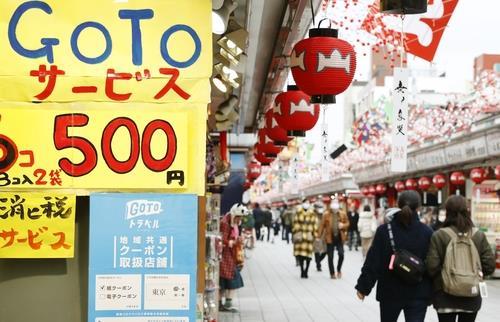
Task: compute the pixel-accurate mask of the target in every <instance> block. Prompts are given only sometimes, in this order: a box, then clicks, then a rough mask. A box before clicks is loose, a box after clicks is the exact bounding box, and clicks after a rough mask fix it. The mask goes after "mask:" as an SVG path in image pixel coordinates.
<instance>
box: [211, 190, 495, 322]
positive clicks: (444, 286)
mask: <svg viewBox="0 0 500 322" xmlns="http://www.w3.org/2000/svg"><path fill="white" fill-rule="evenodd" d="M420 207H421V199H420V195H419V193H418V192H416V191H405V192H402V193H400V195H399V198H398V207H397V208H389V209H385V210H384V211H380V212H379V213H377V212H376V211H372V209H371V207H370V206H369V205H364V206H363V207H362V211H361V212H359V213H358V210H357V209H356V208H355V207H350V209H349V211H348V212H346V211H345V210H343V209H342V206H341V205H340V203H339V201H338V200H337V199H332V198H330V197H324V198H322V199H321V201H319V202H316V203H315V204H311V203H310V202H309V200H307V199H305V198H304V199H303V201H302V203H301V204H300V205H298V206H287V205H285V206H283V207H282V208H281V209H267V208H266V207H262V208H261V207H260V205H259V204H254V205H253V210H252V211H251V215H248V214H249V213H250V212H249V211H248V210H247V209H246V208H245V207H243V206H241V205H237V206H234V207H233V208H232V209H231V211H230V213H228V214H227V215H226V216H224V217H223V218H222V220H221V233H222V235H223V245H224V251H223V256H222V257H223V258H222V263H221V272H220V274H221V283H220V287H221V294H222V295H223V296H224V298H225V303H224V304H222V302H221V303H220V305H221V310H222V311H233V312H234V311H236V310H235V309H234V308H233V307H232V291H233V290H234V289H237V288H240V287H242V286H243V280H242V278H241V274H240V270H241V265H239V264H238V262H237V260H235V258H237V256H235V252H236V251H237V250H238V247H237V245H239V244H240V241H241V237H239V233H238V225H240V223H241V227H242V230H243V232H248V235H252V234H255V235H256V237H257V238H256V239H257V240H259V241H262V242H264V241H270V240H271V242H274V239H275V238H276V236H279V234H280V232H281V239H282V240H283V241H286V243H287V244H288V243H290V241H291V242H292V243H293V256H294V257H295V262H296V265H297V266H298V267H299V268H300V278H302V279H307V278H309V269H310V265H311V261H312V259H313V258H314V260H315V264H316V269H317V270H318V271H321V270H322V269H321V263H322V261H323V260H324V258H327V262H328V269H329V275H330V278H332V279H339V278H341V277H342V264H343V261H344V244H347V246H348V248H349V250H350V251H352V250H353V249H354V251H357V250H358V247H359V246H361V252H362V254H363V258H364V259H365V260H364V264H363V267H362V269H361V274H360V276H359V278H358V281H357V284H356V285H355V289H356V292H357V296H358V298H359V299H361V300H363V299H364V298H365V297H366V296H368V295H369V294H370V293H371V291H372V289H373V288H374V287H375V285H376V287H377V290H376V299H377V301H378V302H379V306H380V321H382V322H396V321H397V320H398V317H399V315H400V314H401V312H403V314H404V316H405V321H407V322H423V321H425V317H426V314H427V309H428V306H429V305H433V306H434V308H435V310H436V312H437V315H438V319H439V321H440V322H451V321H453V322H470V321H475V319H476V316H477V314H478V311H479V310H480V308H481V302H482V299H481V292H482V290H483V288H484V287H486V286H485V285H484V283H483V280H484V278H485V277H486V276H488V275H491V274H492V273H493V272H494V270H495V258H494V255H493V252H492V250H491V247H490V245H489V243H488V241H487V239H486V236H485V235H484V233H483V232H481V231H479V230H478V229H476V228H475V227H474V225H473V222H472V219H471V215H470V211H469V210H468V207H467V204H466V200H465V198H464V197H461V196H451V197H449V198H448V200H447V201H446V203H445V207H444V209H443V210H441V211H439V212H438V216H436V220H434V221H432V222H430V221H429V222H428V223H425V222H424V221H423V220H421V218H420V217H419V211H420ZM242 219H243V220H242ZM261 228H263V229H262V232H261ZM271 230H272V233H273V236H272V237H271ZM265 233H267V236H266V237H267V238H265V237H264V235H265ZM254 242H255V238H254ZM335 251H337V254H338V255H337V263H336V265H335V262H334V258H335V255H334V253H335ZM454 254H455V256H453V255H454ZM456 254H459V255H458V256H457V255H456ZM405 265H406V266H405ZM405 270H407V271H406V272H405Z"/></svg>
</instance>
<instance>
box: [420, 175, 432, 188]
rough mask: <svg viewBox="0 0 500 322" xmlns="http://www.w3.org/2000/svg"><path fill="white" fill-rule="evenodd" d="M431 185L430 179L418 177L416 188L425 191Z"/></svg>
mask: <svg viewBox="0 0 500 322" xmlns="http://www.w3.org/2000/svg"><path fill="white" fill-rule="evenodd" d="M430 187H431V179H429V178H427V177H422V178H420V179H418V188H419V189H420V190H422V191H426V190H428V189H429V188H430Z"/></svg>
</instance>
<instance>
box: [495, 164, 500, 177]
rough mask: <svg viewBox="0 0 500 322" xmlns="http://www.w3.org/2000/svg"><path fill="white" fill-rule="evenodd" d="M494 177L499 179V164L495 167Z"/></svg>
mask: <svg viewBox="0 0 500 322" xmlns="http://www.w3.org/2000/svg"><path fill="white" fill-rule="evenodd" d="M495 178H496V179H497V180H500V164H499V165H497V166H496V167H495Z"/></svg>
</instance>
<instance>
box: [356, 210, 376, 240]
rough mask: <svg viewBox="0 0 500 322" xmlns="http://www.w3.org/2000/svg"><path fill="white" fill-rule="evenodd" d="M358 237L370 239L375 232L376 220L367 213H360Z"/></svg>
mask: <svg viewBox="0 0 500 322" xmlns="http://www.w3.org/2000/svg"><path fill="white" fill-rule="evenodd" d="M358 228H359V235H360V236H361V238H372V237H373V235H374V234H375V231H376V230H377V219H376V218H375V216H374V215H373V214H372V213H371V212H369V211H362V212H361V213H360V214H359V222H358Z"/></svg>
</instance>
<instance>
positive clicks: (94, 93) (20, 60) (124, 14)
mask: <svg viewBox="0 0 500 322" xmlns="http://www.w3.org/2000/svg"><path fill="white" fill-rule="evenodd" d="M210 13H211V1H209V0H189V1H179V0H156V1H144V0H126V1H121V0H120V1H118V0H115V1H112V0H85V1H82V0H64V1H61V0H45V1H23V0H9V1H1V2H0V33H1V37H0V59H1V61H2V64H0V82H1V84H2V94H1V95H0V100H4V101H117V102H124V101H133V102H138V101H141V102H144V101H149V102H161V103H164V102H183V103H184V102H187V103H205V104H206V103H207V102H208V101H209V98H210V96H209V95H210V86H209V83H208V82H209V81H208V79H209V77H210V75H211V73H212V63H211V61H212V48H211V47H212V33H211V21H210Z"/></svg>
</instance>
